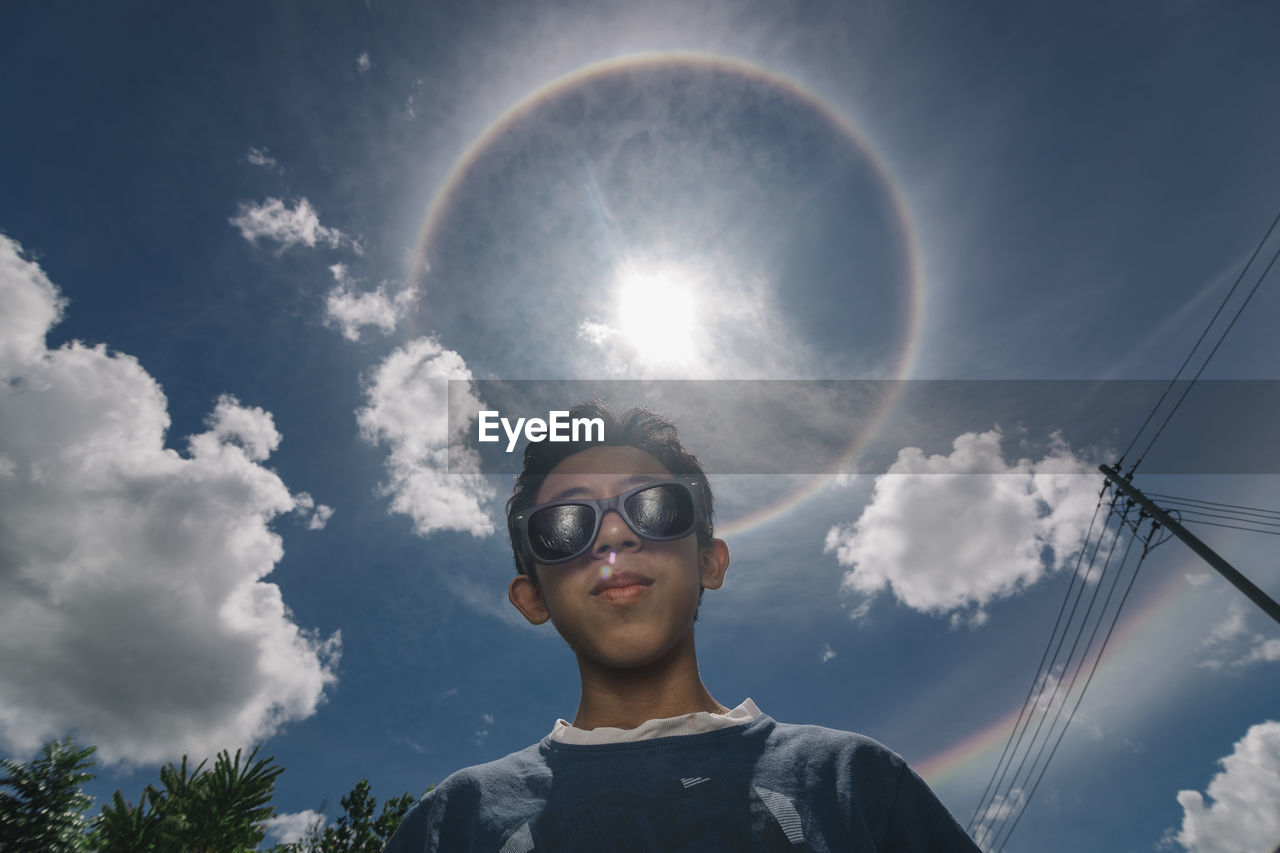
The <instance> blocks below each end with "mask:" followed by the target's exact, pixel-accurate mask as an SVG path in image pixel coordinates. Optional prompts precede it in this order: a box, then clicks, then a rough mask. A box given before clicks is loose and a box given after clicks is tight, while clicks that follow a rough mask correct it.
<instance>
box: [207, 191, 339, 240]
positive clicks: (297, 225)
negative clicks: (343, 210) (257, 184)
mask: <svg viewBox="0 0 1280 853" xmlns="http://www.w3.org/2000/svg"><path fill="white" fill-rule="evenodd" d="M228 221H229V222H230V223H231V224H232V225H234V226H235V227H236V228H238V229H240V234H241V236H243V237H244V238H245V239H246V240H248V241H249V242H250V243H253V244H254V245H257V243H258V241H259V240H263V239H265V240H272V241H274V242H276V243H279V244H280V247H281V248H282V249H288V248H290V247H291V246H299V245H301V246H307V247H308V248H315V246H316V244H317V243H326V244H328V245H329V246H332V247H333V248H335V249H336V248H337V247H339V246H341V245H343V244H344V243H346V244H347V245H351V246H353V247H356V248H357V249H358V244H357V243H356V242H355V241H354V240H352V239H351V238H350V237H348V236H347V235H346V234H343V233H342V232H341V231H340V230H338V229H337V228H329V227H326V226H324V225H321V224H320V216H319V214H317V213H316V209H315V208H314V207H312V206H311V202H309V201H307V200H306V199H305V198H302V199H299V200H298V201H297V202H296V203H295V204H294V206H293V207H288V206H287V205H286V204H285V203H284V202H283V201H282V200H280V199H278V198H268V199H267V200H266V201H264V202H262V203H261V204H253V203H250V202H242V203H241V204H240V209H239V211H238V212H237V213H236V215H235V216H233V217H231V218H230V220H228Z"/></svg>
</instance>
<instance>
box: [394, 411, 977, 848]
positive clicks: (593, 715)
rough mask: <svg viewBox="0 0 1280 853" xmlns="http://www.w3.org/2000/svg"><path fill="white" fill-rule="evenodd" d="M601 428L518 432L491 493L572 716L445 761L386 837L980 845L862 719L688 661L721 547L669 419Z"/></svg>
mask: <svg viewBox="0 0 1280 853" xmlns="http://www.w3.org/2000/svg"><path fill="white" fill-rule="evenodd" d="M570 417H571V418H576V417H587V418H597V417H598V418H602V419H603V421H604V424H605V429H604V436H605V441H604V442H603V443H591V444H587V443H585V442H584V443H578V444H574V443H552V442H540V443H533V442H530V443H529V445H528V446H527V447H526V449H525V455H524V469H523V471H522V472H521V474H520V476H519V478H517V480H516V485H515V491H514V494H513V495H512V497H511V500H510V501H509V502H508V503H507V518H508V532H509V533H510V535H511V546H512V551H513V552H514V555H515V562H516V570H517V575H516V577H515V578H514V579H513V580H512V581H511V584H510V587H509V590H508V597H509V598H510V599H511V603H512V604H513V605H515V607H516V608H517V609H518V610H519V611H520V612H521V613H522V614H524V616H525V618H526V619H528V620H529V621H530V622H532V623H533V624H535V625H540V624H542V623H544V622H547V621H550V622H551V623H552V624H553V625H554V626H555V629H556V630H557V631H558V632H559V633H560V635H561V636H562V637H563V638H564V640H565V642H567V643H568V644H569V647H570V648H571V649H572V650H573V652H574V654H575V655H576V656H577V659H578V671H579V674H580V676H581V679H582V694H581V699H580V701H579V704H578V711H577V715H576V716H575V718H574V720H573V723H572V724H570V723H567V722H566V721H564V720H557V721H556V724H555V727H554V728H553V730H552V731H551V733H550V734H549V735H547V736H546V737H544V738H543V739H542V740H541V742H539V743H537V744H534V745H533V746H531V747H529V748H527V749H524V750H522V751H520V752H516V753H513V754H511V755H508V756H507V757H505V758H502V759H499V760H497V761H492V762H489V763H488V764H482V765H478V766H476V767H470V768H466V769H464V770H460V771H458V772H456V773H454V774H452V775H450V776H449V777H448V778H447V779H445V780H444V781H443V782H442V783H440V785H439V786H437V787H436V788H435V789H434V790H432V791H431V792H430V793H428V794H427V795H426V796H425V797H424V798H423V800H422V801H421V802H420V803H419V804H418V805H417V806H416V807H415V808H414V809H413V810H412V811H411V812H410V813H409V815H408V816H407V817H406V818H405V820H404V823H403V824H401V826H400V829H399V830H398V831H397V832H396V835H395V837H394V838H392V840H391V841H390V843H389V844H388V845H387V848H386V853H409V851H412V853H424V851H436V850H440V851H455V850H458V851H461V850H477V851H479V850H485V851H500V853H529V851H535V850H536V851H543V853H545V851H583V853H588V851H589V853H599V851H633V850H634V851H691V853H692V851H698V853H708V851H733V853H740V851H774V850H778V851H781V850H814V851H919V853H950V851H965V853H970V851H977V850H978V848H977V847H976V846H975V845H974V844H973V842H972V841H971V840H970V839H969V837H968V836H966V835H965V833H964V831H963V830H962V829H961V828H960V827H959V825H958V824H957V823H956V822H955V820H954V819H953V818H952V817H951V815H950V814H948V813H947V810H946V809H945V808H944V807H943V806H942V804H941V803H939V802H938V800H937V798H935V797H934V795H933V793H932V792H931V791H930V790H929V789H928V787H926V785H925V784H924V782H923V781H921V779H920V778H919V777H918V776H917V775H916V774H915V773H914V772H913V771H911V769H910V768H908V767H907V766H906V765H905V763H904V762H903V761H902V759H900V758H899V757H898V756H896V755H894V754H893V753H892V752H889V751H888V750H887V749H885V748H884V747H882V746H880V745H879V744H878V743H876V742H875V741H872V740H870V739H868V738H865V737H862V736H861V735H856V734H851V733H848V732H841V731H835V730H832V729H826V728H820V727H817V726H793V725H786V724H782V723H777V722H775V721H774V720H773V719H771V718H770V717H769V716H768V715H766V714H763V713H761V711H760V710H759V709H758V708H756V706H755V704H754V703H753V702H752V701H751V700H750V699H747V700H745V701H744V702H742V704H740V705H738V706H737V707H736V708H733V709H732V710H731V709H729V708H727V707H725V706H724V705H722V704H721V703H720V702H718V701H716V700H715V699H714V698H713V697H712V696H711V694H710V692H708V690H707V688H706V687H705V686H704V685H703V683H702V679H701V677H700V676H699V674H698V661H697V652H696V649H695V647H694V630H693V625H694V622H695V621H696V619H697V612H698V608H699V604H700V602H701V597H702V591H703V590H706V589H718V588H719V587H720V585H721V584H722V583H723V582H724V575H725V570H726V569H727V568H728V567H729V550H728V547H727V546H726V545H725V543H724V541H723V540H720V539H715V538H713V537H712V535H711V534H712V523H711V521H712V498H711V490H710V487H709V486H708V484H707V479H706V476H705V474H704V473H703V471H702V468H701V466H700V464H699V463H698V460H697V459H696V458H695V457H693V456H692V455H690V454H689V453H688V452H686V451H685V449H684V448H683V447H682V446H681V444H680V441H679V439H678V436H677V434H676V429H675V426H674V425H673V424H671V423H670V422H669V421H667V420H664V419H663V418H661V417H659V416H657V415H655V414H653V413H651V412H648V411H645V410H632V411H630V412H627V413H626V414H624V415H623V416H622V417H621V418H620V419H619V418H617V417H616V416H615V415H614V414H613V413H612V412H611V411H610V410H609V409H608V408H606V407H605V406H604V405H603V404H601V403H589V404H585V405H582V406H578V407H575V408H574V410H573V411H572V412H570Z"/></svg>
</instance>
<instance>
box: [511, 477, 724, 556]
mask: <svg viewBox="0 0 1280 853" xmlns="http://www.w3.org/2000/svg"><path fill="white" fill-rule="evenodd" d="M706 496H707V493H706V486H705V484H704V483H703V482H702V481H701V480H699V479H697V478H695V477H677V478H673V479H670V480H658V481H656V482H652V483H643V484H641V485H639V486H636V487H635V488H634V489H628V490H627V491H625V492H623V493H622V494H619V495H614V496H613V497H611V498H605V499H603V500H592V499H590V498H570V499H568V500H563V501H551V502H550V503H545V504H539V505H538V506H532V507H529V508H528V509H525V510H521V511H520V512H517V513H513V514H512V516H511V518H510V519H509V521H508V524H509V525H510V527H511V531H512V538H515V537H516V536H517V535H518V536H519V541H520V542H521V545H522V548H523V552H524V556H525V558H526V560H528V559H529V558H532V559H533V560H535V561H537V562H539V563H542V564H543V565H546V566H554V565H555V564H557V563H567V562H569V561H570V560H573V559H575V558H577V557H580V556H582V555H583V554H585V553H586V552H587V549H589V548H590V547H591V543H593V542H595V541H596V537H597V536H599V535H600V525H601V524H603V523H604V516H605V513H607V512H608V511H609V510H615V511H616V512H617V513H618V515H620V516H621V517H622V520H623V521H624V522H626V525H627V527H630V528H631V530H632V531H634V532H635V534H636V535H637V536H640V537H641V538H643V539H649V540H651V541H654V542H670V541H672V540H675V539H683V538H684V537H685V536H688V535H689V534H690V533H692V532H693V531H694V530H695V529H696V528H697V526H698V523H699V522H700V521H702V520H703V519H704V518H705V517H706Z"/></svg>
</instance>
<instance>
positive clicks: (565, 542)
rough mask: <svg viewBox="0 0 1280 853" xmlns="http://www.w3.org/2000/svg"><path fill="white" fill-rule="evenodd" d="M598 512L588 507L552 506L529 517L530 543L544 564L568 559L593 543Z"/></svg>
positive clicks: (536, 555) (535, 554) (534, 552)
mask: <svg viewBox="0 0 1280 853" xmlns="http://www.w3.org/2000/svg"><path fill="white" fill-rule="evenodd" d="M595 521H596V514H595V510H593V509H591V507H588V506H575V505H567V506H552V507H547V508H546V509H543V510H539V511H537V512H535V513H534V514H533V515H532V516H530V518H529V544H530V545H532V546H533V555H534V556H535V557H536V558H537V559H539V560H541V561H543V562H550V561H555V560H565V559H568V558H569V557H572V556H574V555H575V554H577V553H579V552H580V551H582V550H583V549H584V548H586V547H588V546H589V545H590V544H591V534H592V532H594V530H595Z"/></svg>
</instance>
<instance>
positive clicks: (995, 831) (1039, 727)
mask: <svg viewBox="0 0 1280 853" xmlns="http://www.w3.org/2000/svg"><path fill="white" fill-rule="evenodd" d="M1129 510H1130V506H1129V504H1128V503H1127V502H1126V505H1125V506H1124V509H1123V511H1121V512H1117V511H1116V509H1115V506H1114V504H1113V505H1112V508H1111V512H1110V514H1111V515H1115V516H1116V517H1117V518H1118V519H1120V524H1119V525H1118V526H1117V531H1116V535H1115V536H1114V537H1113V538H1112V540H1111V547H1110V549H1108V551H1107V558H1106V560H1105V561H1104V562H1103V566H1102V572H1101V574H1100V575H1099V577H1098V583H1097V585H1096V586H1095V587H1094V590H1093V595H1092V596H1090V599H1089V606H1088V608H1087V609H1086V610H1085V614H1084V617H1083V618H1082V619H1081V621H1080V627H1079V629H1078V630H1077V631H1076V634H1075V638H1074V639H1073V640H1072V642H1071V649H1070V651H1069V652H1068V653H1067V658H1066V660H1065V662H1064V663H1063V669H1062V671H1063V673H1064V674H1066V673H1070V675H1068V676H1067V677H1066V678H1062V679H1058V680H1057V681H1056V682H1055V683H1054V685H1053V689H1052V691H1051V693H1050V695H1049V699H1048V702H1047V703H1042V702H1041V701H1037V703H1036V704H1038V705H1040V704H1043V711H1042V713H1041V714H1040V720H1039V722H1038V723H1037V724H1036V727H1035V731H1034V732H1033V733H1032V735H1031V739H1030V741H1028V743H1027V748H1026V751H1025V752H1023V753H1022V757H1021V759H1020V760H1019V761H1018V767H1017V769H1016V770H1014V772H1013V776H1012V777H1011V778H1010V780H1009V784H1008V787H1007V788H1006V789H1005V793H1003V794H999V793H998V796H999V797H1000V800H1001V802H1006V803H1007V802H1009V800H1010V798H1013V797H1014V795H1015V792H1018V791H1020V790H1021V788H1020V787H1019V786H1018V778H1019V777H1020V776H1021V775H1022V771H1023V768H1024V767H1026V763H1027V759H1028V758H1030V757H1031V752H1032V750H1033V749H1035V746H1036V743H1037V742H1038V741H1040V734H1041V732H1042V731H1043V730H1044V724H1045V721H1046V720H1047V719H1049V714H1050V710H1051V709H1052V708H1053V707H1054V704H1055V702H1056V701H1057V699H1058V693H1059V691H1061V690H1062V687H1063V684H1064V682H1065V683H1066V690H1065V691H1063V692H1062V704H1059V705H1058V706H1057V708H1058V710H1057V713H1056V714H1055V715H1054V718H1053V722H1052V723H1051V724H1050V726H1049V730H1048V732H1046V733H1045V740H1044V741H1043V742H1041V743H1040V749H1039V751H1038V752H1037V753H1036V758H1035V760H1033V761H1032V764H1031V769H1030V770H1029V771H1028V778H1030V775H1031V774H1034V772H1035V765H1036V762H1038V761H1039V759H1040V756H1042V755H1043V754H1044V744H1045V743H1047V742H1048V738H1050V737H1051V736H1052V734H1053V729H1054V727H1055V726H1056V725H1057V724H1058V720H1059V719H1061V716H1062V708H1063V707H1064V706H1065V704H1066V702H1067V699H1068V697H1069V696H1070V694H1071V691H1072V689H1073V688H1074V687H1075V683H1076V679H1077V678H1078V677H1079V673H1080V670H1081V669H1082V668H1083V666H1084V661H1085V660H1086V659H1087V658H1088V651H1089V644H1092V636H1091V637H1090V643H1089V644H1087V645H1086V646H1085V648H1084V652H1083V655H1082V657H1081V660H1080V663H1078V664H1077V665H1076V666H1075V668H1074V669H1073V668H1072V659H1073V658H1074V657H1075V653H1076V649H1077V648H1078V647H1079V644H1080V639H1081V638H1082V637H1083V636H1084V631H1085V628H1086V627H1088V625H1089V618H1090V616H1091V615H1092V614H1093V608H1094V606H1095V605H1096V604H1097V601H1098V594H1099V592H1100V591H1101V590H1102V587H1103V586H1104V579H1105V577H1106V575H1107V573H1108V571H1109V570H1110V568H1111V561H1112V558H1113V557H1114V556H1115V551H1116V547H1117V545H1118V544H1119V541H1120V539H1121V538H1123V530H1122V527H1123V522H1124V517H1125V516H1127V515H1128V513H1129ZM1106 530H1107V527H1106V526H1105V525H1104V527H1103V530H1102V533H1101V534H1100V536H1099V540H1098V545H1097V547H1101V545H1102V538H1103V537H1104V536H1105V534H1106ZM1128 541H1129V547H1131V546H1132V544H1133V537H1132V536H1131V537H1129V540H1128ZM1129 547H1126V549H1125V552H1124V557H1122V558H1121V562H1120V566H1121V567H1123V565H1124V562H1125V560H1127V559H1128V556H1129ZM1095 553H1096V548H1095ZM1114 586H1115V582H1114V581H1113V582H1112V588H1113V589H1114ZM1108 600H1109V597H1108ZM1104 611H1105V605H1104V608H1103V610H1100V611H1099V615H1098V619H1099V621H1100V620H1101V619H1102V614H1103V612H1104ZM1096 630H1097V629H1096V627H1095V629H1094V631H1095V634H1096ZM1064 638H1065V634H1064ZM1045 687H1047V684H1045V685H1043V686H1042V688H1041V693H1042V694H1043V690H1044V688H1045ZM1038 700H1043V695H1041V696H1040V697H1038ZM1028 724H1029V723H1028ZM1010 764H1012V759H1010ZM998 789H999V786H997V792H998ZM994 801H995V800H994V799H993V802H994ZM1009 814H1011V813H1009ZM1009 814H1005V815H1002V816H999V817H997V818H996V821H994V822H993V823H992V825H991V826H989V827H987V831H986V833H984V834H985V837H986V840H988V841H991V840H992V839H997V838H999V836H1000V833H1001V832H1002V829H1003V828H1002V827H1000V828H997V826H998V824H1000V823H1001V822H1003V823H1004V824H1005V825H1007V823H1008V819H1009Z"/></svg>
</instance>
